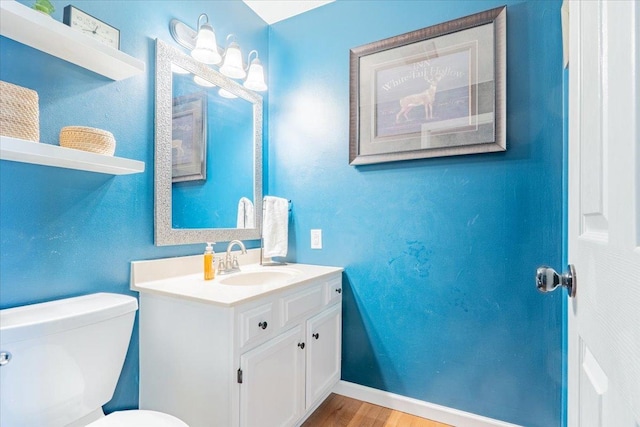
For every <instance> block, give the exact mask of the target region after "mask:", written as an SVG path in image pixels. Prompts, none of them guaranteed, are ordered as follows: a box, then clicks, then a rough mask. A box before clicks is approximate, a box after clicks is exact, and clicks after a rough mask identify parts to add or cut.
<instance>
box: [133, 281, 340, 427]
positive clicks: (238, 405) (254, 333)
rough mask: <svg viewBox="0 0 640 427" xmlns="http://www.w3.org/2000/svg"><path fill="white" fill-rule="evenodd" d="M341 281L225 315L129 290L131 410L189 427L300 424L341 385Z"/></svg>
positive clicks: (229, 308) (278, 294)
mask: <svg viewBox="0 0 640 427" xmlns="http://www.w3.org/2000/svg"><path fill="white" fill-rule="evenodd" d="M340 271H341V269H334V270H333V271H332V272H331V273H330V274H324V275H322V276H320V277H318V278H313V279H311V280H305V281H304V282H303V283H299V284H293V285H291V286H286V287H283V288H282V289H278V290H275V291H271V292H268V293H267V294H265V295H260V296H257V297H255V298H251V299H250V300H249V301H243V302H241V303H239V304H231V305H222V304H213V303H211V302H209V301H198V300H197V299H195V298H193V297H191V298H188V299H185V298H180V297H177V296H171V295H167V293H166V292H164V293H159V292H145V290H143V289H141V288H140V287H139V286H138V287H133V288H134V289H135V290H139V291H140V314H139V316H140V408H141V409H155V410H162V411H163V412H167V413H170V414H172V415H175V416H177V417H179V418H181V419H182V420H184V421H185V422H186V423H187V424H188V425H189V426H190V427H204V426H207V427H209V426H220V427H234V426H241V427H267V426H274V427H275V426H278V427H280V426H283V427H284V426H295V425H299V424H301V423H302V421H303V420H304V419H306V417H307V416H308V415H309V414H310V413H311V412H312V411H313V410H314V409H315V408H317V406H318V405H319V404H320V403H321V402H322V400H324V399H325V398H326V397H327V396H328V394H329V393H330V392H331V390H332V388H333V386H334V385H335V384H336V383H337V382H338V381H339V379H340V359H341V339H342V336H341V335H342V334H341V332H342V317H341V312H342V294H341V292H342V279H341V273H340ZM207 286H209V285H207Z"/></svg>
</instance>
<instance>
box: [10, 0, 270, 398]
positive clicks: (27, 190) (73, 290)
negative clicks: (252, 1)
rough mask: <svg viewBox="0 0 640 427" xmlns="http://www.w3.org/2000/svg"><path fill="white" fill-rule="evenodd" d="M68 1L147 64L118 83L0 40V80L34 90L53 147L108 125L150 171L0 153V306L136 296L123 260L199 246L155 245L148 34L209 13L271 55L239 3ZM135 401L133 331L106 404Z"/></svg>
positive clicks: (164, 35) (221, 33) (126, 153)
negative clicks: (82, 167)
mask: <svg viewBox="0 0 640 427" xmlns="http://www.w3.org/2000/svg"><path fill="white" fill-rule="evenodd" d="M23 3H25V4H27V5H30V4H32V3H33V1H31V0H29V1H27V0H25V1H24V2H23ZM53 3H54V5H55V7H56V12H55V13H54V15H53V16H54V19H56V20H58V21H62V11H63V9H64V6H66V5H67V4H69V2H68V1H66V0H65V1H53ZM73 5H74V6H76V7H78V8H80V9H82V10H84V11H85V12H87V13H89V14H91V15H93V16H96V17H98V18H100V19H102V20H103V21H105V22H107V23H109V24H111V25H113V26H115V27H117V28H119V29H120V31H121V50H122V51H124V52H125V53H127V54H129V55H131V56H134V57H136V58H138V59H140V60H142V61H144V62H145V63H146V66H147V71H146V72H145V73H144V74H142V75H138V76H135V77H132V78H129V79H126V80H123V81H118V82H114V81H111V80H109V79H107V78H104V77H101V76H99V75H97V74H94V73H92V72H90V71H86V70H84V69H82V68H79V67H77V66H74V65H70V64H68V63H66V62H64V61H62V60H59V59H56V58H53V57H51V56H49V55H46V54H43V53H42V52H39V51H36V50H34V49H31V48H29V47H26V46H24V45H21V44H19V43H16V42H14V41H12V40H10V39H7V38H5V37H0V80H4V81H8V82H11V83H14V84H18V85H21V86H25V87H28V88H31V89H34V90H36V91H38V93H39V96H40V127H41V132H40V133H41V140H42V141H43V142H46V143H52V144H57V141H58V133H59V131H60V128H62V127H63V126H67V125H83V126H94V127H98V128H102V129H107V130H109V131H111V132H112V133H113V134H114V136H115V138H116V140H117V146H116V156H119V157H127V158H132V159H136V160H142V161H144V162H145V163H146V170H145V172H144V173H142V174H137V175H124V176H117V177H113V176H109V175H102V174H94V173H89V172H82V171H72V170H65V169H57V168H50V167H44V166H35V165H29V164H23V163H14V162H8V161H4V160H3V161H2V162H0V227H1V229H0V307H1V308H6V307H14V306H18V305H23V304H27V303H36V302H41V301H47V300H51V299H57V298H63V297H69V296H75V295H81V294H87V293H91V292H100V291H108V292H118V293H130V294H132V293H131V292H129V290H128V289H129V263H130V262H131V261H133V260H139V259H154V258H163V257H169V256H181V255H193V254H197V253H202V252H203V251H204V246H205V245H204V244H201V245H200V244H199V245H189V246H176V247H155V246H154V245H153V152H154V151H153V147H154V139H153V126H154V100H153V99H154V98H153V93H154V82H155V77H154V74H155V70H154V62H155V39H156V38H160V39H162V40H165V41H167V42H170V43H174V42H173V39H172V38H171V36H170V34H169V21H170V20H171V18H178V19H180V20H182V21H183V22H185V23H188V24H189V25H190V26H191V27H192V28H195V26H196V20H197V18H198V15H199V14H200V13H202V12H206V13H208V14H209V18H210V21H211V23H212V25H213V27H214V28H215V29H216V31H217V35H218V37H219V38H220V39H221V40H220V41H219V43H220V44H223V42H224V39H223V38H224V37H226V35H227V34H229V33H231V32H234V33H235V34H236V35H237V41H238V43H239V44H240V46H241V47H242V48H243V49H244V52H245V54H246V53H248V52H249V50H250V49H257V50H258V51H259V52H260V58H261V59H262V60H263V61H264V62H265V63H266V64H268V43H267V40H268V27H267V25H266V24H265V23H264V21H262V20H261V19H260V18H258V17H257V15H255V14H254V13H253V11H251V10H250V9H249V8H248V7H247V6H246V5H244V4H243V3H241V2H209V1H206V2H205V1H188V2H184V1H171V2H170V1H113V0H110V1H95V0H94V1H82V0H78V1H74V2H73ZM225 246H226V245H225ZM222 249H223V248H222V246H221V247H220V248H216V250H217V251H221V250H222ZM137 405H138V338H137V332H134V335H133V339H132V341H131V346H130V349H129V354H128V357H127V360H126V362H125V367H124V371H123V374H122V376H121V380H120V382H119V385H118V388H117V390H116V394H115V397H114V399H113V400H112V401H111V403H110V404H109V405H108V406H107V408H106V409H107V410H108V411H110V410H114V409H120V408H135V407H137Z"/></svg>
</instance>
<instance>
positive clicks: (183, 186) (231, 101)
mask: <svg viewBox="0 0 640 427" xmlns="http://www.w3.org/2000/svg"><path fill="white" fill-rule="evenodd" d="M195 77H197V76H195ZM172 96H173V124H172V150H171V157H172V166H173V189H172V203H171V205H172V223H173V224H172V226H173V228H235V227H237V226H238V224H237V216H238V203H239V200H240V199H242V198H243V197H244V198H246V199H248V200H249V201H251V202H252V203H254V200H253V127H252V126H250V125H248V124H251V123H252V122H253V105H252V104H251V103H250V102H248V101H246V100H244V99H242V98H239V97H237V96H234V97H233V98H227V97H224V96H221V95H220V90H219V89H218V88H215V87H214V88H212V89H208V90H207V89H206V88H203V87H202V86H200V85H199V84H197V83H196V82H194V75H193V74H191V73H189V74H175V73H174V74H173V94H172ZM227 96H228V95H227ZM203 118H204V120H203ZM220 118H224V120H220ZM203 142H204V143H203Z"/></svg>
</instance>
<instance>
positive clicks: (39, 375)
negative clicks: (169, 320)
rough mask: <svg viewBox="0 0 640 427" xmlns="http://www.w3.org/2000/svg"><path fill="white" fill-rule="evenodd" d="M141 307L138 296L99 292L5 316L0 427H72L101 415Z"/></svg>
mask: <svg viewBox="0 0 640 427" xmlns="http://www.w3.org/2000/svg"><path fill="white" fill-rule="evenodd" d="M137 308H138V302H137V300H136V299H135V298H133V297H130V296H127V295H120V294H110V293H98V294H91V295H85V296H81V297H75V298H68V299H61V300H57V301H50V302H45V303H40V304H32V305H27V306H23V307H15V308H9V309H5V310H0V353H2V354H4V355H5V358H4V359H5V363H3V364H2V365H1V366H0V426H7V427H20V426H43V427H45V426H46V427H58V426H66V425H68V424H71V423H72V422H74V421H77V420H79V419H81V418H82V417H85V416H87V415H88V414H90V413H91V412H93V411H96V410H99V409H101V407H102V405H104V404H105V403H107V402H108V401H109V400H111V397H112V396H113V391H114V390H115V387H116V384H117V382H118V377H119V376H120V371H121V369H122V365H123V363H124V359H125V356H126V354H127V348H128V346H129V340H130V338H131V330H132V327H133V320H134V318H135V312H136V310H137ZM7 355H10V359H9V360H8V361H6V359H7V358H8V356H7ZM1 360H2V358H1V357H0V361H1ZM0 363H2V362H0Z"/></svg>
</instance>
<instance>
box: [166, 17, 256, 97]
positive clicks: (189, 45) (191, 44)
mask: <svg viewBox="0 0 640 427" xmlns="http://www.w3.org/2000/svg"><path fill="white" fill-rule="evenodd" d="M197 27H198V32H196V31H195V30H193V29H192V28H191V27H189V26H188V25H186V24H185V23H183V22H182V21H179V20H177V19H172V20H171V22H169V30H170V32H171V36H172V37H173V39H174V40H175V41H176V42H177V43H178V44H179V45H180V46H182V47H184V48H186V49H189V50H190V51H191V56H192V57H193V58H194V59H196V60H197V61H199V62H202V63H204V64H209V65H219V67H220V68H219V71H220V73H222V74H224V75H225V76H227V77H229V78H232V79H245V78H246V80H245V81H244V82H243V85H244V87H246V88H247V89H249V90H253V91H259V92H262V91H265V90H267V85H266V84H265V81H264V68H263V66H262V63H261V62H260V60H259V59H258V51H256V50H252V51H251V52H250V53H249V56H248V59H247V62H248V63H249V66H248V67H247V68H245V67H244V64H243V62H242V51H241V50H240V46H239V45H238V43H237V42H236V41H235V35H234V34H229V35H228V36H227V43H228V45H227V48H226V49H225V51H224V53H223V54H222V55H221V54H220V52H221V50H220V49H219V48H218V45H217V41H216V34H215V31H214V30H213V27H212V26H211V24H209V17H208V16H207V14H206V13H203V14H201V15H200V16H199V17H198V24H197ZM252 54H255V58H254V59H253V60H251V55H252ZM194 80H195V79H194ZM196 83H198V84H199V85H201V86H207V85H206V84H204V82H202V81H196Z"/></svg>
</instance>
